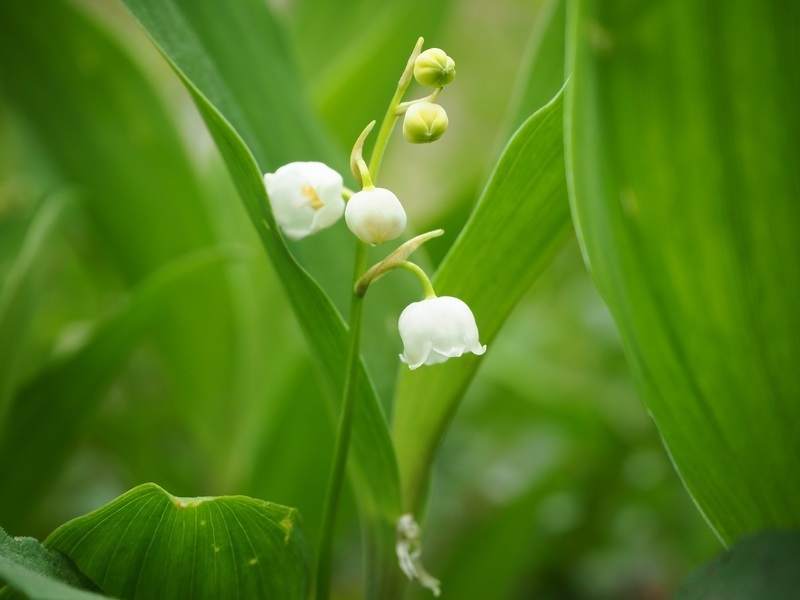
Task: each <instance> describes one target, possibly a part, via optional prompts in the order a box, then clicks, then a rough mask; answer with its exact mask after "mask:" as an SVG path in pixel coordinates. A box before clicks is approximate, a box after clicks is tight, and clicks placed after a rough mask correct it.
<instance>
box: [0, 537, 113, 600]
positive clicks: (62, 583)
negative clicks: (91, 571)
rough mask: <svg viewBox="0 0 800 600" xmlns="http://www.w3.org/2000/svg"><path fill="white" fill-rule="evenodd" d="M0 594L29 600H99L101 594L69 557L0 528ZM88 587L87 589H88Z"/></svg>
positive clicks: (5, 596)
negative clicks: (0, 584) (0, 581)
mask: <svg viewBox="0 0 800 600" xmlns="http://www.w3.org/2000/svg"><path fill="white" fill-rule="evenodd" d="M0 580H5V582H6V583H7V584H8V585H7V587H5V588H0V598H20V597H23V596H21V595H20V594H18V593H14V592H13V591H12V590H16V591H17V592H22V593H23V594H25V596H24V597H26V598H30V599H31V600H100V599H101V598H108V596H103V595H101V594H95V593H94V591H99V589H98V588H97V586H96V585H94V584H93V583H92V582H91V580H90V579H88V578H87V577H86V575H84V574H83V573H81V572H80V571H79V570H78V569H77V568H76V567H75V565H74V564H73V563H72V561H71V560H69V558H67V557H66V556H64V555H63V554H61V553H60V552H56V551H54V550H47V549H45V548H43V547H42V546H41V545H40V544H39V542H38V541H36V540H35V539H33V538H26V537H14V538H12V537H11V536H9V535H8V534H7V533H6V532H5V531H4V530H3V529H2V528H0ZM87 590H88V591H87Z"/></svg>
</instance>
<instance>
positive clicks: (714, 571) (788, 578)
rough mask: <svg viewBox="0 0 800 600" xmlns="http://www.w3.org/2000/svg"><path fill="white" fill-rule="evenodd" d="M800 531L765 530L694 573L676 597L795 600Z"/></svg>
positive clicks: (684, 599) (683, 599) (798, 583)
mask: <svg viewBox="0 0 800 600" xmlns="http://www.w3.org/2000/svg"><path fill="white" fill-rule="evenodd" d="M798 564H800V533H798V532H797V531H762V532H759V533H757V534H755V535H751V536H747V537H745V538H743V539H741V540H739V541H738V542H737V543H736V545H735V546H733V548H731V549H730V550H728V551H727V552H725V553H723V554H721V555H719V556H718V557H716V558H715V559H714V560H712V561H711V562H709V563H708V564H706V565H704V566H702V567H700V568H699V569H697V570H696V571H695V572H693V573H692V574H691V575H690V576H689V578H688V579H687V580H686V582H685V583H684V584H683V585H682V586H681V588H680V589H679V590H678V592H677V593H676V594H675V596H674V600H714V599H715V598H725V600H753V599H754V598H769V600H792V599H793V598H797V590H798V589H800V569H798V568H797V565H798Z"/></svg>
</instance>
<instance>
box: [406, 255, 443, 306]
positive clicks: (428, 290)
mask: <svg viewBox="0 0 800 600" xmlns="http://www.w3.org/2000/svg"><path fill="white" fill-rule="evenodd" d="M398 266H399V267H403V268H404V269H407V270H409V271H411V272H412V273H413V274H414V275H416V276H417V279H419V282H420V283H421V284H422V289H423V290H424V291H425V299H426V300H430V299H432V298H436V292H434V291H433V284H432V283H431V280H430V279H428V276H427V275H426V274H425V271H423V270H422V269H421V268H420V266H419V265H416V264H414V263H412V262H411V261H408V260H405V261H403V262H401V263H400V264H399V265H398Z"/></svg>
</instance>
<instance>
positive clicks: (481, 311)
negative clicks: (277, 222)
mask: <svg viewBox="0 0 800 600" xmlns="http://www.w3.org/2000/svg"><path fill="white" fill-rule="evenodd" d="M562 114H563V112H562V95H561V94H560V93H559V94H558V95H557V96H556V97H555V98H554V99H553V100H552V101H551V102H550V103H549V104H547V105H546V106H545V107H544V108H542V109H541V110H540V111H538V112H537V113H536V114H534V115H533V116H532V117H530V118H529V119H528V120H527V121H526V122H525V124H524V125H523V126H522V127H521V128H520V129H519V130H518V131H517V133H516V134H515V135H514V136H513V137H512V138H511V140H510V142H509V143H508V146H507V147H506V149H505V151H504V152H503V155H502V156H501V157H500V160H499V162H498V164H497V166H496V167H495V170H494V172H493V173H492V175H491V178H490V179H489V182H488V184H487V185H486V189H485V190H484V192H483V194H482V195H481V198H480V200H479V201H478V205H477V206H476V208H475V211H474V212H473V214H472V216H471V217H470V220H469V222H468V223H467V225H466V227H465V228H464V230H463V231H462V232H461V235H460V236H459V238H458V239H457V240H456V242H455V243H454V244H453V247H452V248H451V249H450V251H449V252H448V254H447V256H446V257H445V259H444V261H443V262H442V264H441V266H440V267H439V270H438V271H437V272H436V276H435V278H434V281H433V283H434V287H435V288H436V293H437V294H439V295H440V296H456V297H458V298H461V299H462V300H464V301H465V302H466V303H467V304H468V305H469V306H470V308H471V309H472V311H473V313H474V315H475V319H476V321H477V323H478V329H479V330H480V337H481V342H482V343H485V344H488V345H489V351H490V352H491V342H492V340H493V339H494V337H495V335H496V334H497V332H498V331H499V330H500V327H501V326H502V324H503V322H504V321H505V319H506V317H507V316H508V314H509V313H510V312H511V310H512V309H513V308H514V306H515V305H516V303H517V301H518V300H519V298H520V297H521V296H522V294H523V293H524V292H525V291H526V290H527V289H528V288H529V287H530V285H531V283H532V282H533V280H534V279H536V277H537V276H538V275H539V273H541V271H542V270H543V269H544V268H545V267H546V266H547V264H548V263H549V261H550V260H551V258H552V257H553V255H554V254H555V252H556V251H557V250H558V249H559V248H560V247H561V245H562V243H563V242H564V241H565V240H566V239H567V235H568V233H569V231H570V221H569V203H568V202H567V190H566V176H565V173H564V151H563V145H562ZM480 360H481V359H480V357H477V356H474V355H471V354H470V355H467V356H464V357H462V358H459V359H452V360H449V361H448V362H446V363H443V364H441V365H435V366H431V367H422V368H420V369H418V370H416V371H413V372H412V371H409V370H407V369H403V372H402V373H401V375H400V378H399V381H398V388H397V399H396V404H395V412H394V420H393V436H394V440H395V445H396V450H397V459H398V463H399V465H400V473H401V480H402V482H403V492H404V506H405V509H406V510H414V511H416V510H419V509H420V507H421V503H422V500H423V499H424V494H425V490H426V487H427V478H428V473H429V470H430V467H431V464H432V461H433V456H434V453H435V451H436V449H437V447H438V446H439V443H440V441H441V438H442V435H443V434H444V431H445V429H446V427H447V425H448V424H449V422H450V419H451V418H452V416H453V414H454V412H455V410H456V408H457V407H458V403H459V400H460V399H461V396H462V395H463V393H464V391H465V389H466V387H467V386H468V385H469V382H470V381H471V379H472V377H473V375H474V374H475V371H476V370H477V368H478V366H479V365H480Z"/></svg>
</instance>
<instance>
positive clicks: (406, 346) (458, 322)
mask: <svg viewBox="0 0 800 600" xmlns="http://www.w3.org/2000/svg"><path fill="white" fill-rule="evenodd" d="M398 329H399V331H400V338H401V339H402V340H403V354H401V355H400V360H402V361H403V362H404V363H406V364H407V365H408V366H409V368H410V369H412V370H413V369H416V368H418V367H420V366H422V365H435V364H437V363H442V362H444V361H446V360H447V359H448V358H453V357H456V356H461V355H462V354H464V353H465V352H472V353H473V354H483V353H484V352H486V346H483V345H481V343H480V342H479V341H478V326H477V325H476V324H475V317H474V316H473V314H472V311H471V310H470V308H469V306H467V305H466V304H465V303H464V302H463V301H462V300H459V299H458V298H453V297H451V296H441V297H432V298H426V299H425V300H422V301H420V302H413V303H412V304H409V305H408V306H407V307H406V308H405V309H404V310H403V312H402V313H401V314H400V321H399V323H398Z"/></svg>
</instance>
